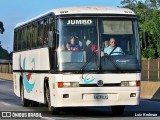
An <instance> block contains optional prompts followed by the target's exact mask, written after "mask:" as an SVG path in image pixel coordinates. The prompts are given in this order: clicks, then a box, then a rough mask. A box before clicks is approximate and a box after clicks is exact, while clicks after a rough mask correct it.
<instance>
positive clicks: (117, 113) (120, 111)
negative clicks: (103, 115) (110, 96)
mask: <svg viewBox="0 0 160 120" xmlns="http://www.w3.org/2000/svg"><path fill="white" fill-rule="evenodd" d="M124 109H125V106H111V110H112V114H113V115H115V116H122V115H123V112H124Z"/></svg>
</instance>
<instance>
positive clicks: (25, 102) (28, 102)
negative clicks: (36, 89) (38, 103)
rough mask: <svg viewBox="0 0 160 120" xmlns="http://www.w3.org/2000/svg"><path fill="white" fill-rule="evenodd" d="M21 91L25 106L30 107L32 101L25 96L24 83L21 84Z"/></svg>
mask: <svg viewBox="0 0 160 120" xmlns="http://www.w3.org/2000/svg"><path fill="white" fill-rule="evenodd" d="M20 93H21V101H22V105H23V106H24V107H29V106H30V104H31V101H30V100H28V99H26V98H24V86H23V84H21V90H20Z"/></svg>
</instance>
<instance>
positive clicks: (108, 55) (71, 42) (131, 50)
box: [57, 17, 140, 72]
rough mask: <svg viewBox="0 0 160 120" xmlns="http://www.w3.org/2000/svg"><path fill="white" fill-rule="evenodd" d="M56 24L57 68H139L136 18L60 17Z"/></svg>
mask: <svg viewBox="0 0 160 120" xmlns="http://www.w3.org/2000/svg"><path fill="white" fill-rule="evenodd" d="M57 26H58V27H57V41H58V42H57V56H58V59H57V61H58V62H57V63H58V65H57V69H58V70H60V71H63V70H81V69H83V70H94V71H95V70H103V71H119V72H120V71H121V70H127V71H128V70H140V45H139V38H138V30H137V28H138V27H137V21H136V19H129V18H123V19H122V18H117V19H115V18H108V19H106V18H98V19H97V18H84V17H83V18H61V19H58V20H57ZM98 32H99V33H98ZM98 45H99V46H98Z"/></svg>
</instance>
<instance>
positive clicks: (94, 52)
mask: <svg viewBox="0 0 160 120" xmlns="http://www.w3.org/2000/svg"><path fill="white" fill-rule="evenodd" d="M96 54H97V52H96V50H95V51H93V53H92V54H91V56H90V57H89V60H88V61H87V62H86V63H85V64H84V65H83V66H82V68H81V69H80V71H81V72H83V70H84V69H85V67H86V66H87V65H88V63H90V61H91V58H92V57H93V55H96Z"/></svg>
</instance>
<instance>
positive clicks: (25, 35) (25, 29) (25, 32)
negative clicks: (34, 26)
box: [24, 27, 27, 49]
mask: <svg viewBox="0 0 160 120" xmlns="http://www.w3.org/2000/svg"><path fill="white" fill-rule="evenodd" d="M24 49H27V27H25V28H24Z"/></svg>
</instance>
